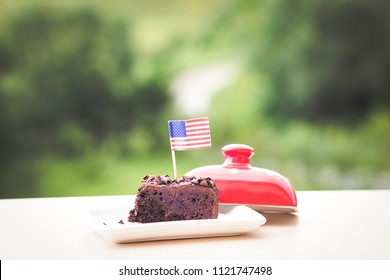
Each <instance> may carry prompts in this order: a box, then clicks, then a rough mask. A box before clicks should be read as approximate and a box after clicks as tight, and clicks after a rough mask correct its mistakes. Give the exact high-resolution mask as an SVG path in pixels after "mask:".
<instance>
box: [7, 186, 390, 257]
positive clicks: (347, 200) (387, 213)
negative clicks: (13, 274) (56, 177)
mask: <svg viewBox="0 0 390 280" xmlns="http://www.w3.org/2000/svg"><path fill="white" fill-rule="evenodd" d="M297 197H298V212H297V213H295V214H266V213H263V215H264V216H265V217H266V218H267V223H266V224H265V225H263V226H261V227H259V228H258V229H257V230H255V231H252V232H250V233H247V234H244V235H240V236H233V237H213V238H199V239H182V240H169V241H153V242H140V243H129V244H116V243H112V242H110V241H107V240H105V239H103V238H102V237H101V236H100V235H98V234H97V233H96V232H95V231H94V230H93V229H92V227H91V224H90V223H88V222H87V220H86V218H85V216H84V215H83V214H82V210H84V209H88V208H94V207H112V206H117V205H127V203H129V205H130V204H131V202H132V201H133V200H134V196H130V195H129V196H96V197H65V198H29V199H1V200H0V259H3V260H7V259H10V260H11V259H27V260H30V259H40V260H42V259H64V260H66V259H75V260H83V259H91V260H97V259H113V260H119V259H221V260H225V259H270V260H279V259H281V260H286V259H304V260H307V259H313V260H323V259H325V260H328V259H336V260H340V259H350V260H356V259H363V260H367V259H374V260H378V259H386V260H388V259H390V190H356V191H350V190H348V191H298V192H297Z"/></svg>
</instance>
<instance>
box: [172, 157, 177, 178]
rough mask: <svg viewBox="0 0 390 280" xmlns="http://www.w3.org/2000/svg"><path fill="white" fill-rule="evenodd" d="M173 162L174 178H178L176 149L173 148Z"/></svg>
mask: <svg viewBox="0 0 390 280" xmlns="http://www.w3.org/2000/svg"><path fill="white" fill-rule="evenodd" d="M171 152H172V164H173V176H174V177H173V178H177V167H176V155H175V150H172V151H171Z"/></svg>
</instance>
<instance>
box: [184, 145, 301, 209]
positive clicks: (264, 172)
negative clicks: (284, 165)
mask: <svg viewBox="0 0 390 280" xmlns="http://www.w3.org/2000/svg"><path fill="white" fill-rule="evenodd" d="M221 151H222V154H223V155H224V158H225V161H224V163H223V164H222V165H209V166H202V167H199V168H196V169H193V170H191V171H189V172H187V173H186V175H194V176H197V177H210V178H212V179H213V180H214V182H215V184H216V185H217V187H218V189H219V201H220V203H221V204H240V205H247V206H249V207H251V208H253V209H255V210H264V211H276V212H295V211H297V198H296V194H295V190H294V187H293V185H292V184H291V182H290V181H289V180H288V179H287V178H286V177H284V176H282V175H281V174H279V173H277V172H275V171H272V170H269V169H264V168H259V167H252V166H251V164H250V159H251V157H252V156H253V155H254V153H255V150H254V149H253V148H252V147H250V146H247V145H243V144H231V145H227V146H224V147H223V148H222V150H221Z"/></svg>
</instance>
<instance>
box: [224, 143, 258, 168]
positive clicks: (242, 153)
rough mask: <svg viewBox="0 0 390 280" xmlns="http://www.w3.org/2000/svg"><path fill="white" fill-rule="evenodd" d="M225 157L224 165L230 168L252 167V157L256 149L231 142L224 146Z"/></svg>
mask: <svg viewBox="0 0 390 280" xmlns="http://www.w3.org/2000/svg"><path fill="white" fill-rule="evenodd" d="M221 151H222V154H223V156H224V157H225V162H224V164H223V166H224V167H228V168H230V167H231V168H233V167H234V168H250V159H251V157H252V156H253V155H254V153H255V149H253V148H252V147H250V146H248V145H243V144H230V145H226V146H224V147H223V148H222V150H221Z"/></svg>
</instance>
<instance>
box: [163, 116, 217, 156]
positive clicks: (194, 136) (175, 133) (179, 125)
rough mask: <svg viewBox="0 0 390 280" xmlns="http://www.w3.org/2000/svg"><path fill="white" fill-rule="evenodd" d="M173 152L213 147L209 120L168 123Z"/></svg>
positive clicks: (198, 119) (197, 119)
mask: <svg viewBox="0 0 390 280" xmlns="http://www.w3.org/2000/svg"><path fill="white" fill-rule="evenodd" d="M168 128H169V138H170V141H171V150H172V151H184V150H196V149H204V148H210V147H211V137H210V124H209V118H207V117H204V118H196V119H189V120H180V121H168Z"/></svg>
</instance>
